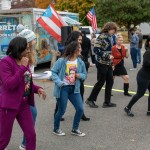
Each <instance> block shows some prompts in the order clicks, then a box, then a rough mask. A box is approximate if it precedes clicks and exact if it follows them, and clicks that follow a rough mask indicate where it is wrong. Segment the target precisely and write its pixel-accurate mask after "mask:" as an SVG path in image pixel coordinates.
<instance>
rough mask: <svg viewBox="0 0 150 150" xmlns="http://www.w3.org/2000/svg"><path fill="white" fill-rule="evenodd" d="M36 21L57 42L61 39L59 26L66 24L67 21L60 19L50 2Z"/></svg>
mask: <svg viewBox="0 0 150 150" xmlns="http://www.w3.org/2000/svg"><path fill="white" fill-rule="evenodd" d="M37 22H38V23H39V24H40V25H41V26H42V27H43V28H44V29H45V30H46V31H47V32H48V33H49V34H50V35H51V36H52V37H54V38H55V39H56V40H57V41H58V42H60V41H61V27H62V26H67V23H65V22H64V21H63V20H62V18H61V16H60V15H59V14H58V13H57V12H56V10H55V9H54V7H53V5H52V4H50V5H49V6H48V8H47V9H46V11H45V12H44V13H43V15H42V16H41V17H40V18H38V19H37Z"/></svg>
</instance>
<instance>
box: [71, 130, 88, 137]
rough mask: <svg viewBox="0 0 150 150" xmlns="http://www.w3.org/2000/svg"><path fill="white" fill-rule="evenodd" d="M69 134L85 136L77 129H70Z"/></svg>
mask: <svg viewBox="0 0 150 150" xmlns="http://www.w3.org/2000/svg"><path fill="white" fill-rule="evenodd" d="M71 134H72V135H77V136H85V135H86V134H85V133H82V132H81V131H80V130H79V129H77V130H75V129H72V131H71Z"/></svg>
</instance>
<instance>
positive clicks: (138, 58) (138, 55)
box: [137, 48, 141, 64]
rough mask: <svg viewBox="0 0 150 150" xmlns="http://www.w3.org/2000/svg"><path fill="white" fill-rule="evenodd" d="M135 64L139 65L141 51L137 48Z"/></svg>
mask: <svg viewBox="0 0 150 150" xmlns="http://www.w3.org/2000/svg"><path fill="white" fill-rule="evenodd" d="M137 63H139V64H140V63H141V49H140V48H138V49H137Z"/></svg>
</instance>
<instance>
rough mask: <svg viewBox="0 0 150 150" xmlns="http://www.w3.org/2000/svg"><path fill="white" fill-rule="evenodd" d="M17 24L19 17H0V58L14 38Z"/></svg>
mask: <svg viewBox="0 0 150 150" xmlns="http://www.w3.org/2000/svg"><path fill="white" fill-rule="evenodd" d="M18 23H19V17H14V16H3V15H2V16H1V15H0V58H2V57H3V56H4V55H5V54H6V51H7V48H8V44H9V42H10V41H11V39H13V38H14V37H15V36H16V32H15V31H16V26H17V25H18Z"/></svg>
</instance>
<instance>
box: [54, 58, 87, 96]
mask: <svg viewBox="0 0 150 150" xmlns="http://www.w3.org/2000/svg"><path fill="white" fill-rule="evenodd" d="M67 61H68V59H67V58H59V59H58V60H57V61H56V63H55V64H54V66H53V68H52V69H51V71H52V77H51V78H52V80H53V81H54V82H55V86H54V91H53V94H54V96H55V97H56V98H60V91H61V87H62V86H63V85H64V82H63V80H64V77H65V72H66V63H67ZM77 63H78V67H77V73H78V74H79V75H80V79H78V78H76V82H75V90H74V93H80V82H81V81H80V80H85V79H86V77H87V72H86V68H85V64H84V62H83V61H82V60H81V58H77Z"/></svg>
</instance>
